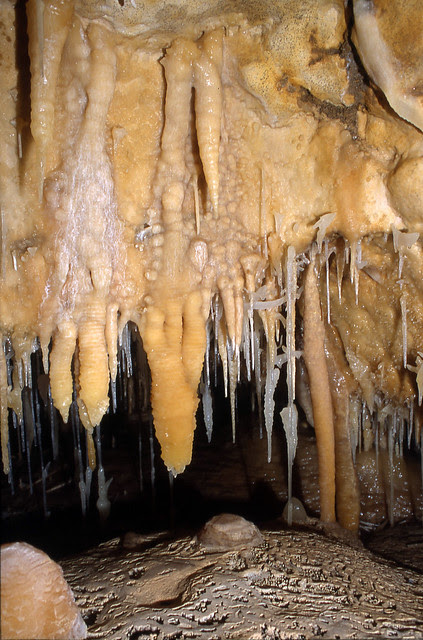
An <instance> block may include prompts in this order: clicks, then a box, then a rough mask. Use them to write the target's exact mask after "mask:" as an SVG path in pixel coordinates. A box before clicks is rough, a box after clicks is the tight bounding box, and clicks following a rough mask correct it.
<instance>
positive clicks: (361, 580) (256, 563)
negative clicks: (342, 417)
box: [62, 527, 423, 640]
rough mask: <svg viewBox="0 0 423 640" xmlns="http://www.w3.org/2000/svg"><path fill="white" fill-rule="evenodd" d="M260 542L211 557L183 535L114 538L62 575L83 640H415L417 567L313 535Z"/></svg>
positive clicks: (421, 574)
mask: <svg viewBox="0 0 423 640" xmlns="http://www.w3.org/2000/svg"><path fill="white" fill-rule="evenodd" d="M415 533H416V532H415V531H414V532H413V533H412V534H410V535H411V537H412V538H413V540H414V542H415V543H417V538H416V535H415ZM262 535H263V542H262V544H261V545H260V546H258V547H249V548H239V549H236V550H234V549H224V548H222V549H220V550H218V551H216V550H213V551H212V550H210V549H207V548H205V547H204V546H202V545H201V544H199V543H198V542H196V540H195V539H194V538H193V537H192V536H187V535H184V536H180V537H173V538H171V537H166V536H165V535H164V534H163V533H161V534H157V535H149V536H142V535H139V536H137V535H136V534H131V536H129V537H130V542H131V547H132V548H127V545H126V543H125V540H126V539H127V538H128V536H126V538H125V539H124V540H123V541H122V540H121V539H119V538H115V539H113V540H110V541H109V542H107V543H104V544H101V545H100V546H98V547H97V548H95V549H93V550H91V551H88V552H85V553H83V554H82V555H80V556H78V557H74V558H70V559H67V560H65V561H63V562H62V567H63V570H64V574H65V577H66V579H67V580H68V582H69V584H70V586H71V587H72V589H73V591H74V594H75V597H76V602H77V604H78V606H79V607H80V610H81V612H82V614H83V617H84V619H85V621H86V623H87V626H88V637H89V638H113V639H116V640H117V639H118V638H119V639H125V640H126V639H128V640H140V639H147V638H148V639H149V640H151V639H153V638H154V639H156V640H174V639H176V638H202V639H205V640H206V639H207V640H218V639H220V640H224V639H245V640H247V639H248V640H254V639H257V640H270V639H272V640H275V639H279V638H292V639H294V638H295V639H297V638H298V639H300V638H316V637H326V638H373V637H375V638H388V637H395V638H413V639H415V638H423V566H422V565H419V564H418V562H417V561H416V562H415V566H414V568H410V567H404V566H399V565H398V564H395V563H394V562H393V561H392V560H388V559H386V558H382V557H381V556H380V555H376V554H375V553H373V552H372V551H370V550H368V549H365V548H364V546H362V545H361V544H360V543H358V542H357V543H356V544H355V545H354V546H351V545H350V544H346V543H345V541H340V540H339V539H337V537H336V536H333V535H331V533H330V532H329V535H328V533H324V532H322V531H321V530H320V531H319V530H316V529H313V528H312V527H308V528H304V529H302V530H299V529H298V530H290V531H288V530H280V529H279V528H276V527H273V529H272V530H267V531H263V532H262ZM384 535H385V537H386V536H387V535H388V531H387V532H386V533H385V534H384ZM402 537H404V536H402ZM128 539H129V538H128ZM410 539H411V538H410ZM372 544H373V549H374V550H375V551H378V548H377V544H376V537H375V536H373V542H372ZM384 544H385V547H386V548H388V547H389V545H388V544H387V543H386V541H385V542H384ZM392 544H394V543H392ZM420 545H422V543H421V538H420ZM394 546H395V545H394ZM400 546H401V537H397V544H396V547H397V550H399V548H400ZM414 549H415V552H416V557H417V555H418V554H417V547H416V546H415V547H414ZM420 551H421V549H420ZM385 555H389V549H388V552H386V554H385Z"/></svg>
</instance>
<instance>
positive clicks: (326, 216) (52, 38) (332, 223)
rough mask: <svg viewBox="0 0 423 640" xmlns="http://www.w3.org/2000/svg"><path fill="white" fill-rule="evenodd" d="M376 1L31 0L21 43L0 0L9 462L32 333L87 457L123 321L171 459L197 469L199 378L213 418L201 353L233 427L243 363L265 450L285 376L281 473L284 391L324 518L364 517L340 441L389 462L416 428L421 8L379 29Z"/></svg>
mask: <svg viewBox="0 0 423 640" xmlns="http://www.w3.org/2000/svg"><path fill="white" fill-rule="evenodd" d="M390 4H391V3H389V2H387V1H385V0H374V1H373V2H364V0H357V1H356V2H354V3H351V2H344V1H343V0H318V1H316V0H301V2H299V1H297V0H278V1H276V2H275V1H262V0H260V2H255V1H254V0H249V1H248V2H245V1H243V2H241V1H238V0H232V1H231V2H222V1H220V0H209V2H207V4H205V3H202V2H198V1H196V0H191V1H188V2H184V3H176V4H175V3H169V2H167V1H166V0H146V1H145V2H143V3H141V2H139V1H138V0H132V1H131V2H129V1H126V2H123V0H122V1H120V2H117V1H116V0H104V1H103V2H101V3H100V2H97V1H95V0H88V1H87V0H84V2H82V0H81V1H78V0H75V2H71V1H65V0H44V1H42V0H29V2H28V4H27V27H28V43H26V41H25V37H24V35H25V34H24V33H22V31H23V30H22V29H19V28H18V26H19V25H18V21H17V20H15V17H16V16H17V15H18V12H17V8H16V11H15V6H14V3H13V2H10V1H8V0H2V2H1V4H0V12H1V29H2V42H3V48H2V57H1V60H0V78H1V80H0V83H1V105H2V108H1V120H0V131H1V137H2V142H3V144H2V149H1V158H0V188H1V230H2V242H1V250H2V252H1V284H0V318H1V320H0V332H1V336H2V349H1V350H0V382H1V397H0V407H1V440H2V455H3V466H4V470H5V472H6V473H7V472H8V471H9V468H10V451H9V446H8V441H9V436H8V433H9V428H10V425H9V420H12V417H13V416H12V415H11V414H12V412H13V413H14V415H15V418H13V419H14V420H15V422H17V423H22V421H23V420H25V419H27V418H26V417H25V416H27V417H28V416H29V419H30V420H31V419H32V421H33V422H32V424H33V425H34V414H35V418H36V417H37V416H36V414H37V407H38V404H37V403H38V402H39V400H40V399H39V395H40V394H39V391H38V387H37V385H36V384H35V383H34V372H33V371H32V369H31V364H32V361H31V353H33V352H34V351H37V350H39V349H41V350H42V354H43V371H41V372H38V373H39V374H41V375H45V374H47V373H48V374H49V380H50V386H49V389H48V394H46V397H51V399H52V402H53V403H54V406H55V407H57V409H58V410H59V411H60V414H61V417H62V420H63V421H64V422H66V421H67V420H68V418H69V414H70V409H71V408H72V411H73V410H74V407H75V398H76V402H77V404H78V408H79V418H80V420H81V421H82V423H83V425H84V426H85V428H86V431H87V438H88V444H87V446H88V453H89V458H90V461H91V464H92V466H94V464H95V446H94V443H93V441H92V432H93V429H94V427H96V426H97V425H99V424H100V422H101V419H102V417H103V415H104V414H105V412H106V411H107V410H108V407H109V398H111V400H112V404H113V403H114V401H115V397H116V376H117V372H118V365H119V367H121V365H120V362H121V360H120V359H119V358H118V354H122V353H124V355H125V358H126V359H125V363H126V364H125V367H126V369H125V371H124V375H128V376H129V375H130V374H131V367H132V364H131V361H130V353H129V352H128V349H127V342H128V341H127V339H126V336H127V327H128V323H132V324H131V326H132V327H136V328H137V330H138V332H139V334H140V335H141V337H142V342H143V346H144V349H145V352H146V354H147V358H148V364H149V368H150V371H151V379H152V384H151V403H152V410H153V417H154V425H155V431H156V435H157V438H158V440H159V442H160V445H161V450H162V456H163V459H164V461H165V464H166V465H167V467H168V468H169V470H171V471H172V472H173V473H174V474H177V473H180V472H182V471H183V469H184V468H185V466H186V465H188V464H189V462H190V459H191V451H192V442H193V434H194V429H195V414H196V410H197V407H198V403H199V396H198V386H199V382H200V378H201V376H202V372H203V379H202V385H201V389H202V395H203V408H204V412H205V421H206V426H208V428H209V429H211V424H212V416H211V404H210V389H209V387H210V376H209V363H210V358H211V357H212V356H213V353H212V351H213V349H212V347H211V345H212V344H213V345H216V353H217V352H218V357H220V359H221V361H222V364H223V370H224V376H225V385H226V389H227V391H228V393H229V396H230V399H231V408H232V416H233V428H234V433H235V422H236V415H235V409H236V407H235V388H236V384H237V381H238V380H239V379H240V376H241V373H245V375H246V376H247V377H248V379H250V380H255V383H256V387H257V395H258V397H259V398H260V405H261V404H262V406H263V410H264V414H265V425H266V429H267V433H268V437H269V456H270V455H271V451H270V435H271V429H272V425H273V421H274V415H273V414H274V394H275V390H276V386H277V385H278V382H279V378H280V373H281V371H283V376H282V377H286V381H287V406H286V407H285V408H284V409H283V411H282V415H281V417H282V422H283V426H284V429H285V432H286V436H287V443H288V461H289V466H290V469H291V468H292V461H293V459H294V456H295V450H296V444H297V432H296V428H297V421H298V410H297V404H296V402H298V400H296V386H297V387H298V388H299V387H301V397H300V395H299V394H297V395H298V398H299V399H300V401H301V405H302V406H303V407H304V408H305V410H306V413H307V408H308V409H309V408H310V406H311V408H312V411H311V412H310V411H309V415H310V421H311V422H313V423H314V428H315V431H316V436H317V446H318V458H319V466H320V501H321V516H322V518H323V519H324V520H326V521H329V522H330V521H334V520H335V519H338V521H339V522H340V523H341V524H342V525H343V526H345V527H348V528H351V529H356V528H357V527H358V520H359V492H358V483H357V478H356V472H355V466H354V461H355V449H356V447H357V444H358V443H360V446H361V444H362V445H363V447H364V449H366V450H368V449H370V448H372V447H373V444H375V446H376V447H377V448H379V447H382V448H384V449H385V450H387V451H388V454H389V455H388V458H389V460H390V461H391V464H392V459H393V452H394V451H395V450H396V448H397V449H398V450H401V451H402V446H403V442H404V439H406V441H407V443H408V446H414V447H419V446H420V438H421V423H422V409H421V403H422V393H423V368H422V364H423V277H422V276H423V251H422V242H421V239H422V232H423V212H422V194H423V134H422V102H421V95H420V93H421V78H422V62H421V51H422V47H423V45H422V30H421V29H420V30H419V29H418V28H413V29H410V25H411V26H412V25H413V24H414V25H421V24H422V20H423V17H422V16H423V12H422V8H421V6H420V3H419V2H417V0H415V1H413V0H410V1H406V0H401V1H400V0H397V1H396V2H395V3H394V4H395V6H396V7H397V9H398V10H397V11H396V13H395V20H394V22H395V29H393V30H392V33H391V31H390V27H389V28H388V27H387V24H389V25H391V23H392V20H391V19H390V18H389V17H386V11H388V10H389V6H390ZM389 15H390V14H389ZM410 15H411V17H410ZM17 25H18V26H17ZM352 28H353V29H354V34H355V35H354V41H355V42H356V47H357V49H355V48H354V47H353V45H352V40H351V29H352ZM375 34H377V39H376V40H377V43H378V47H379V48H378V50H377V51H381V52H382V53H383V52H387V51H388V52H389V56H385V55H382V54H381V55H378V54H377V53H375V50H373V42H374V39H373V36H374V35H375ZM401 42H406V44H407V46H406V47H404V48H401ZM26 46H27V48H28V55H29V60H27V59H26V58H25V55H24V53H25V47H26ZM415 52H416V55H414V53H415ZM358 56H360V57H361V62H360V59H359V57H358ZM375 60H376V62H375ZM16 62H17V64H16ZM28 67H29V68H28ZM365 69H367V71H368V74H369V76H367V74H366V71H365ZM404 69H407V70H408V72H407V73H406V74H405V75H404V73H403V70H404ZM29 72H30V89H29V90H26V84H25V82H26V81H28V74H29ZM25 74H26V75H25ZM369 77H370V79H369ZM374 83H375V84H374ZM410 83H411V84H410ZM402 94H407V95H406V96H405V98H404V99H403V97H404V96H402ZM385 96H386V97H385ZM398 96H400V98H398ZM401 96H402V97H401ZM389 105H390V106H389ZM404 105H408V106H407V108H405V107H404ZM410 105H411V106H410ZM410 113H411V115H410ZM129 351H130V349H129ZM118 361H119V362H118ZM304 363H305V365H304ZM203 365H204V371H203ZM299 365H300V366H299ZM28 390H29V391H28ZM21 392H22V393H21ZM22 394H23V395H22ZM23 397H25V398H26V401H23V400H22V398H23ZM31 407H32V409H31ZM34 407H35V408H34ZM31 415H32V418H31ZM35 421H36V420H35ZM407 436H408V439H407ZM289 473H291V471H290V472H289ZM291 484H292V482H291V477H289V483H288V486H289V487H291Z"/></svg>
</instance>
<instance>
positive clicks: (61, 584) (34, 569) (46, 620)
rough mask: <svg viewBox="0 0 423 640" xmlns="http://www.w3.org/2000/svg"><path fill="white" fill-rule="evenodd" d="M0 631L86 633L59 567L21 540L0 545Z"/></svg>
mask: <svg viewBox="0 0 423 640" xmlns="http://www.w3.org/2000/svg"><path fill="white" fill-rule="evenodd" d="M1 635H2V638H8V639H10V640H12V639H13V638H19V639H20V640H26V639H28V640H29V639H36V638H40V639H42V640H44V639H47V638H52V639H53V640H59V639H63V640H80V639H82V638H86V637H87V627H86V624H85V622H84V621H83V619H82V617H81V614H80V613H79V610H78V607H77V606H76V604H75V600H74V596H73V593H72V591H71V589H70V587H69V586H68V584H67V582H66V580H65V579H64V577H63V571H62V569H61V567H60V566H59V565H58V564H56V562H54V561H53V560H51V559H50V558H49V556H48V555H47V554H46V553H44V552H43V551H40V550H39V549H36V548H35V547H33V546H31V545H29V544H27V543H25V542H15V543H13V544H5V545H3V546H2V547H1Z"/></svg>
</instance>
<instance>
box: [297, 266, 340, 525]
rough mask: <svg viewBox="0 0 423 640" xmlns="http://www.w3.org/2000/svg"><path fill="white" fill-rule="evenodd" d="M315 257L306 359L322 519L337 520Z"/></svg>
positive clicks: (307, 300)
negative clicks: (317, 462)
mask: <svg viewBox="0 0 423 640" xmlns="http://www.w3.org/2000/svg"><path fill="white" fill-rule="evenodd" d="M314 269H315V265H314V261H313V260H312V261H311V262H310V264H309V266H308V268H307V274H306V278H305V285H304V360H305V363H306V366H307V371H308V376H309V380H310V393H311V400H312V404H313V420H314V429H315V431H316V439H317V454H318V460H319V488H320V518H321V519H322V520H323V521H324V522H335V520H336V517H335V438H334V426H333V409H332V399H331V394H330V387H329V375H328V369H327V364H326V356H325V346H324V345H325V329H324V325H323V321H322V315H321V308H320V299H319V293H318V288H317V287H318V284H317V278H316V274H315V272H314Z"/></svg>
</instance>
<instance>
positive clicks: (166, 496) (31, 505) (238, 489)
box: [2, 416, 423, 640]
mask: <svg viewBox="0 0 423 640" xmlns="http://www.w3.org/2000/svg"><path fill="white" fill-rule="evenodd" d="M216 417H217V418H218V417H219V416H216ZM224 422H227V421H226V420H224V419H222V424H223V423H224ZM112 431H113V430H111V431H110V432H108V429H107V426H106V428H105V429H103V437H102V446H103V463H104V468H105V471H106V479H108V478H111V477H113V481H112V483H111V485H110V490H109V497H110V500H111V503H112V510H111V515H110V517H109V519H108V520H107V522H106V523H103V524H102V523H101V522H100V520H99V516H98V513H97V510H96V508H95V501H96V499H97V486H96V473H94V474H93V482H92V488H91V500H90V505H89V506H90V508H89V510H88V513H87V516H86V517H85V518H82V516H81V503H80V500H79V493H78V491H77V482H76V480H75V479H77V474H76V473H75V469H73V467H72V466H71V464H70V463H67V462H64V460H65V461H66V460H67V461H69V460H70V459H72V456H70V457H69V456H68V455H67V454H69V451H68V452H67V454H66V448H69V447H70V442H71V436H70V435H69V434H68V436H66V432H64V433H61V436H60V437H61V443H60V444H61V449H60V451H61V454H60V457H59V460H58V461H56V462H54V461H53V462H52V464H51V465H50V467H49V474H48V478H47V482H46V497H47V506H48V510H49V515H48V517H47V518H45V517H44V515H43V498H42V483H41V480H40V478H39V477H37V474H36V473H35V474H34V477H33V482H34V493H33V496H32V497H31V496H29V492H28V478H27V477H26V476H25V471H24V469H25V465H24V464H22V468H21V469H20V472H21V473H20V480H19V481H16V479H15V485H16V486H15V495H14V496H11V495H10V487H9V486H8V485H7V478H3V479H2V542H7V541H16V540H25V541H27V542H30V543H31V544H34V545H35V546H37V547H39V548H41V549H43V550H44V551H46V552H47V553H49V554H50V555H51V556H52V557H53V558H54V559H56V560H58V561H59V562H60V564H61V566H62V568H63V571H64V574H65V577H66V579H67V580H68V582H69V584H70V586H71V588H72V589H73V591H74V594H75V598H76V601H77V604H78V605H79V607H80V609H81V612H82V615H83V617H84V619H85V621H86V623H87V627H88V637H89V638H115V639H118V638H122V639H130V640H136V639H142V638H149V639H151V638H156V639H157V640H173V639H176V638H202V639H205V640H212V639H214V640H217V639H221V640H223V639H231V638H233V639H236V638H242V639H245V640H247V639H252V640H253V639H254V638H257V639H261V640H271V639H275V640H278V639H279V638H314V637H326V638H370V637H379V638H387V637H398V638H423V527H422V523H421V522H419V521H416V520H409V521H407V522H403V523H397V524H396V526H394V527H390V526H389V525H386V526H383V527H379V528H378V529H377V530H376V531H373V532H365V531H362V533H361V536H360V539H357V538H354V536H349V535H344V534H343V533H342V530H339V529H336V528H333V527H323V526H321V525H320V524H319V522H318V520H317V519H316V518H313V517H311V518H310V520H309V521H308V523H307V524H304V525H301V526H297V527H293V528H291V529H288V528H287V526H286V524H285V523H284V522H283V520H282V518H281V513H282V509H283V504H284V500H285V499H286V498H285V495H286V486H285V485H286V479H285V477H284V476H285V475H286V474H285V473H283V472H282V473H281V471H280V469H281V468H282V469H284V468H286V461H285V460H284V455H285V454H284V451H285V443H284V441H283V437H282V436H281V430H278V429H275V432H274V436H273V456H272V462H271V463H270V464H267V462H266V443H265V440H266V439H265V438H257V434H256V429H248V428H247V429H244V431H243V432H242V434H240V437H238V439H237V444H236V445H235V446H234V445H233V444H232V441H231V437H230V426H229V427H228V425H227V424H225V425H224V428H223V427H222V428H221V429H217V430H216V431H215V433H214V434H213V439H212V445H208V443H207V439H206V437H205V432H204V425H203V427H202V428H201V426H200V428H199V432H198V435H197V436H196V441H195V447H194V456H193V462H192V464H191V466H190V467H189V468H188V469H187V470H186V472H185V474H182V475H181V476H178V477H177V478H176V479H175V480H174V482H173V483H170V482H169V477H168V474H167V472H166V470H165V468H164V466H163V465H162V464H161V462H160V459H159V451H158V450H157V448H156V445H154V458H155V463H154V483H153V482H152V471H151V448H150V438H149V426H148V424H145V425H144V426H143V430H142V435H141V436H140V438H141V445H142V455H141V465H142V471H143V474H142V483H143V491H142V493H140V490H139V489H140V479H141V478H140V472H139V466H137V464H138V463H139V458H138V453H139V450H138V444H139V439H138V432H137V428H136V427H135V426H134V424H133V423H131V422H130V421H127V422H126V423H125V428H123V429H121V434H122V435H121V441H120V442H116V441H112V437H111V438H110V441H108V434H109V435H110V434H111V433H112ZM113 433H115V432H113ZM125 440H126V441H125ZM112 445H113V446H112ZM124 445H125V446H124ZM128 445H129V446H128ZM44 454H45V459H46V460H48V459H49V451H48V447H47V448H46V450H45V452H44ZM62 456H63V457H62ZM23 462H24V461H23ZM36 462H37V456H36V452H35V454H34V455H33V463H36ZM304 463H305V464H306V465H308V468H310V469H312V464H311V463H310V460H307V459H306V460H305V461H304ZM67 464H68V466H67ZM35 466H36V465H35ZM263 470H265V472H264V471H263ZM16 471H18V466H17V468H16ZM313 473H315V470H314V471H313ZM16 475H17V474H16ZM315 481H316V478H314V479H313V477H312V478H310V479H308V482H309V483H313V482H315ZM75 489H76V490H75ZM298 491H299V488H298V487H297V494H298ZM294 494H295V473H294ZM300 497H301V496H300ZM316 504H317V503H316ZM223 512H229V513H236V514H239V515H242V516H244V517H245V518H248V519H250V520H252V521H254V522H255V523H256V524H258V525H259V527H260V530H261V531H262V533H263V537H264V542H263V544H262V545H261V546H259V547H255V548H243V549H241V548H229V547H226V548H222V549H220V550H218V551H210V550H207V549H205V548H203V547H202V546H201V545H199V544H197V543H196V539H195V534H196V532H198V530H199V529H200V527H201V526H202V525H203V524H204V523H205V522H206V520H207V519H209V518H210V517H211V516H213V515H215V514H217V513H223ZM308 514H309V515H310V516H315V515H317V514H316V513H313V509H312V508H311V509H310V507H309V508H308Z"/></svg>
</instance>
